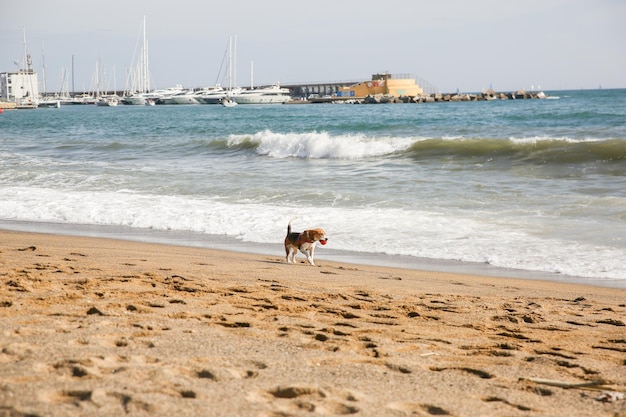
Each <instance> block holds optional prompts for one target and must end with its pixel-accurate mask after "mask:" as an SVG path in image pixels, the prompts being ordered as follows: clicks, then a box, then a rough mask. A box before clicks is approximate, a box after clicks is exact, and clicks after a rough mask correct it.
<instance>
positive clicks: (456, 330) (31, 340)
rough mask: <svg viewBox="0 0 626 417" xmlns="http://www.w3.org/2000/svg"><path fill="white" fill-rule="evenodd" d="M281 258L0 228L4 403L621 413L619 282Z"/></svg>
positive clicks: (127, 410)
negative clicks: (616, 285)
mask: <svg viewBox="0 0 626 417" xmlns="http://www.w3.org/2000/svg"><path fill="white" fill-rule="evenodd" d="M283 261H284V259H283V257H282V256H279V255H262V254H250V253H240V252H234V251H224V250H216V249H206V248H199V247H189V246H174V245H167V244H162V243H146V242H137V241H130V240H119V239H112V238H95V237H82V236H64V235H59V234H56V235H54V234H42V233H30V232H17V231H4V230H0V320H2V323H3V328H2V331H0V364H1V366H0V380H2V381H3V382H2V384H1V386H0V411H2V412H4V413H5V414H7V415H15V416H18V415H30V416H33V417H35V416H36V417H43V416H50V417H61V416H63V417H68V416H69V417H72V416H117V415H122V414H129V415H154V416H162V415H171V414H172V413H178V414H180V413H183V414H184V415H202V416H224V415H250V416H252V415H254V416H261V417H277V416H293V417H298V416H309V415H322V416H325V415H354V416H359V417H365V416H372V417H373V416H380V415H389V416H410V415H423V416H426V415H449V416H459V417H460V416H464V417H472V416H476V417H478V416H484V415H508V416H524V417H527V416H546V417H548V416H550V417H551V416H553V415H555V414H554V413H555V412H556V411H557V410H558V413H559V414H562V415H572V416H574V415H594V416H599V417H615V416H619V417H622V416H624V415H626V401H625V400H624V399H623V394H624V393H625V392H626V378H625V377H624V367H625V366H626V362H624V357H623V352H624V350H625V348H626V345H625V343H626V342H625V341H624V333H623V329H624V326H625V323H624V317H625V316H626V303H625V301H624V300H626V291H624V290H621V289H612V288H603V287H592V286H587V285H577V284H571V283H557V282H548V281H540V280H526V279H516V278H504V277H488V276H480V275H467V274H456V273H445V272H425V271H417V270H410V269H401V268H391V267H382V266H368V265H358V264H347V263H343V262H334V261H329V260H326V259H323V258H322V257H319V258H317V259H316V261H318V262H317V263H318V266H317V267H311V266H308V265H305V264H304V263H299V264H296V265H288V264H285V263H284V262H283ZM381 387H384V389H381Z"/></svg>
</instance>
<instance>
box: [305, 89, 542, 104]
mask: <svg viewBox="0 0 626 417" xmlns="http://www.w3.org/2000/svg"><path fill="white" fill-rule="evenodd" d="M546 97H547V96H546V94H545V93H543V92H541V91H540V92H535V91H532V92H528V91H524V90H518V91H515V92H509V93H499V92H495V91H493V90H487V91H485V92H482V93H455V94H441V93H437V94H422V95H418V96H414V97H408V96H400V97H395V96H393V95H388V94H374V95H368V96H366V97H363V98H355V97H320V98H314V99H310V100H308V102H309V103H334V104H340V103H341V104H387V103H436V102H460V101H491V100H525V99H543V98H546ZM305 102H307V101H305Z"/></svg>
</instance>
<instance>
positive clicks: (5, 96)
mask: <svg viewBox="0 0 626 417" xmlns="http://www.w3.org/2000/svg"><path fill="white" fill-rule="evenodd" d="M0 101H5V102H9V103H15V104H16V106H17V107H37V104H38V101H39V80H38V79H37V73H36V72H35V71H33V62H32V59H31V57H30V55H27V58H26V68H25V69H19V70H18V71H16V72H2V73H0Z"/></svg>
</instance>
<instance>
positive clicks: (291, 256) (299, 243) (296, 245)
mask: <svg viewBox="0 0 626 417" xmlns="http://www.w3.org/2000/svg"><path fill="white" fill-rule="evenodd" d="M294 219H295V218H294ZM294 219H291V220H290V221H289V225H288V226H287V236H286V237H285V253H286V254H287V263H288V264H292V263H293V264H295V263H296V254H297V253H298V250H300V251H301V252H302V253H303V254H304V255H306V259H307V260H308V261H309V264H311V265H313V266H315V262H313V253H314V252H315V243H316V242H320V243H321V244H322V245H325V244H326V243H327V242H328V238H327V237H326V232H325V231H324V229H320V228H317V229H309V230H305V231H304V232H302V233H298V232H292V231H291V222H293V221H294Z"/></svg>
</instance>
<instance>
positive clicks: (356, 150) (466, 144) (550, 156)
mask: <svg viewBox="0 0 626 417" xmlns="http://www.w3.org/2000/svg"><path fill="white" fill-rule="evenodd" d="M222 144H223V145H225V146H226V147H227V148H228V149H229V150H235V149H237V150H252V151H254V152H255V153H256V154H257V155H262V156H269V157H272V158H304V159H362V158H371V157H381V156H387V155H405V156H409V157H411V158H414V159H418V160H419V159H432V158H436V159H440V158H499V159H504V160H511V161H519V162H526V163H533V164H546V163H550V164H552V163H557V164H558V163H585V162H619V161H624V160H626V140H623V139H609V140H600V139H570V138H546V137H534V138H508V139H498V138H463V137H454V138H451V137H445V138H419V137H418V138H416V137H373V136H372V137H370V136H366V135H364V134H344V135H331V134H329V133H328V132H308V133H276V132H272V131H270V130H264V131H261V132H257V133H255V134H252V135H231V136H229V137H228V139H227V141H226V142H225V143H222Z"/></svg>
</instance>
